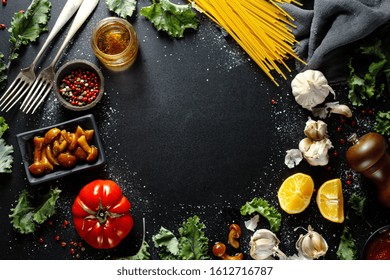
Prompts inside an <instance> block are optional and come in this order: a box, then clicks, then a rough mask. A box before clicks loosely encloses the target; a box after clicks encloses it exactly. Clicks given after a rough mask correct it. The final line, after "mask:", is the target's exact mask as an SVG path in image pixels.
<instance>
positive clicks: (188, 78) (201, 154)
mask: <svg viewBox="0 0 390 280" xmlns="http://www.w3.org/2000/svg"><path fill="white" fill-rule="evenodd" d="M51 2H52V12H51V20H50V22H49V29H51V27H52V26H53V25H54V21H55V19H56V17H57V16H58V14H59V12H60V10H61V8H62V5H63V4H62V3H63V1H59V0H53V1H51ZM138 2H139V3H138V7H137V11H136V12H135V15H134V16H133V17H131V18H129V21H130V22H131V23H132V24H133V25H134V28H135V30H136V32H137V34H138V39H139V43H140V50H139V54H138V57H137V60H136V63H135V64H134V65H133V67H132V68H131V69H129V70H127V71H125V72H121V73H114V72H110V71H108V70H106V69H105V68H104V67H102V65H100V63H99V62H98V61H97V59H96V58H95V57H94V55H93V53H92V49H91V47H90V36H91V32H92V28H93V26H94V25H95V24H96V23H97V22H98V21H99V20H101V19H103V18H105V17H107V16H112V14H111V13H110V12H109V11H108V9H107V7H106V4H105V2H104V1H100V3H99V5H98V7H97V9H96V10H95V12H94V14H93V15H92V16H91V17H90V19H89V21H88V23H87V24H86V25H85V26H84V27H83V28H82V29H81V30H80V31H79V32H78V34H77V35H76V37H75V38H74V40H73V41H72V44H71V45H69V46H68V48H67V49H66V51H65V54H64V55H63V56H62V58H61V60H60V62H59V63H58V65H57V68H58V67H59V66H60V65H61V64H63V63H65V62H67V61H70V60H72V59H80V58H83V59H87V60H90V61H92V62H94V63H96V64H97V65H98V66H99V67H101V68H102V71H103V73H104V76H105V79H106V88H105V96H104V97H103V99H102V100H101V102H100V103H99V104H98V106H96V107H95V108H93V109H92V110H89V111H87V112H84V113H80V112H79V113H77V112H71V111H68V110H67V109H65V108H63V107H61V105H60V104H59V102H58V101H56V100H55V97H54V93H53V94H52V95H51V96H50V97H49V99H48V100H47V101H46V102H45V104H44V106H42V107H41V109H40V110H38V112H37V113H36V114H35V115H25V114H23V113H22V112H19V111H17V110H12V111H11V112H8V113H0V115H3V116H4V117H5V119H6V121H7V123H8V124H9V126H10V129H9V131H8V132H7V133H6V134H5V135H4V138H5V140H6V141H7V143H9V144H12V145H13V146H14V148H15V152H14V164H13V173H12V174H5V175H4V174H1V175H0V192H1V195H0V221H1V226H0V249H1V250H0V258H1V259H73V258H76V255H77V257H78V258H80V259H115V258H118V257H124V256H128V255H132V254H134V253H135V252H136V251H137V249H138V247H139V245H140V243H141V240H142V218H145V220H146V231H147V235H146V240H147V241H148V243H149V244H150V245H151V253H152V256H153V258H157V251H156V250H155V248H154V246H153V243H152V241H151V237H152V235H154V234H156V233H157V232H158V230H159V228H160V227H161V226H163V227H165V228H167V229H170V230H172V231H173V232H174V233H175V234H177V229H178V227H180V225H181V224H182V222H183V221H184V220H185V219H187V218H188V217H190V216H193V215H198V216H199V217H200V220H201V221H202V222H203V223H204V224H205V225H206V229H205V233H206V236H207V237H208V238H209V239H210V249H211V247H212V244H213V243H214V242H216V241H223V242H226V241H227V234H228V226H229V224H230V223H232V222H236V223H239V224H240V225H241V226H242V228H243V232H244V236H243V237H242V239H241V244H242V247H241V250H243V251H244V253H245V258H250V257H249V255H248V251H249V245H248V244H249V238H250V235H251V233H250V232H248V231H247V230H246V229H244V221H245V220H247V219H249V217H242V216H240V214H239V209H240V207H241V205H243V204H244V203H245V202H246V201H249V200H252V198H254V197H262V198H265V199H266V200H268V201H269V203H270V204H271V205H273V206H275V207H276V208H277V209H279V210H280V211H281V212H282V210H281V209H280V208H279V205H278V202H277V197H276V193H277V190H278V188H279V186H280V185H281V183H282V182H283V180H284V179H285V178H287V177H288V176H290V175H292V174H293V173H295V172H298V171H301V172H305V173H307V174H310V175H311V176H312V177H313V179H314V181H315V184H316V188H318V187H319V186H320V185H321V184H322V183H323V182H324V181H326V180H328V179H333V178H337V177H339V178H341V180H342V181H343V188H344V197H345V200H346V201H347V200H348V198H349V196H350V195H351V194H352V193H353V192H358V193H360V194H363V195H366V196H367V200H368V203H367V206H366V209H365V212H364V213H365V218H366V220H367V221H368V223H367V222H366V221H364V220H362V219H360V218H359V217H356V216H355V215H354V214H353V213H352V212H350V211H349V208H348V206H347V205H346V208H345V210H346V212H348V213H349V216H350V218H351V221H350V222H348V223H349V226H350V227H351V228H352V231H353V234H354V236H355V238H356V240H357V242H358V246H359V252H361V249H362V246H363V244H364V242H365V240H366V239H367V238H368V236H369V235H370V234H371V233H372V232H373V231H374V230H375V229H376V228H378V227H380V226H383V225H386V224H389V212H388V210H386V209H384V208H382V207H381V206H379V205H378V203H377V202H376V199H375V193H374V191H373V187H372V186H371V185H370V184H369V182H368V181H366V180H365V179H363V178H361V177H360V176H359V175H358V174H355V173H352V176H353V179H352V184H351V185H347V184H346V181H347V179H348V175H349V174H351V171H350V170H349V168H348V167H347V166H346V163H345V160H344V153H345V150H346V149H347V148H348V144H344V145H342V144H340V139H342V138H344V139H345V138H346V137H347V136H348V135H349V133H350V132H358V133H359V134H360V135H361V134H364V133H366V132H368V131H371V130H372V128H373V116H372V115H369V114H362V113H361V111H360V109H354V118H353V120H355V121H356V123H357V125H356V126H352V125H351V120H347V121H346V122H345V123H342V122H341V120H340V118H339V116H332V117H331V118H329V119H328V120H326V122H327V123H328V125H329V128H328V131H329V135H330V139H331V140H332V142H333V144H334V146H335V148H334V149H333V150H331V152H330V154H331V155H330V164H329V167H330V168H331V170H328V169H327V168H326V167H310V166H308V164H307V163H302V164H301V165H300V166H299V167H297V168H295V169H292V170H289V169H288V168H287V167H286V166H285V165H284V155H285V151H286V150H288V149H291V148H297V147H298V143H299V141H300V140H301V139H302V138H304V134H303V129H304V126H305V122H306V121H307V118H308V117H309V116H310V114H309V113H308V112H307V111H305V110H304V109H302V108H301V107H300V106H299V105H297V104H296V102H295V101H294V98H293V96H292V94H291V89H290V86H289V84H290V82H291V80H292V79H293V77H294V76H295V73H294V72H293V73H288V74H287V77H288V80H287V81H284V80H283V79H282V78H281V77H276V78H277V80H278V82H280V87H277V86H275V85H274V84H273V83H272V82H271V81H270V80H269V79H268V78H267V77H266V75H265V74H263V72H262V71H261V70H260V69H259V67H258V66H257V65H256V64H255V63H253V62H252V61H251V60H250V59H249V58H248V56H247V55H246V54H245V53H244V52H243V51H242V50H241V49H240V47H239V46H238V45H237V44H236V43H235V42H234V41H233V40H232V39H231V38H229V37H224V36H223V34H222V33H221V31H220V30H219V29H218V28H217V27H216V26H215V25H214V24H213V23H212V22H211V21H210V20H209V19H207V18H206V17H205V16H203V15H200V14H199V15H198V16H199V19H200V26H199V30H198V31H186V33H185V38H183V39H171V38H169V37H168V36H166V35H165V34H162V33H159V32H157V31H156V30H155V28H154V27H153V26H152V24H151V23H150V22H149V21H147V20H146V19H145V18H144V17H141V16H139V10H140V8H141V7H143V6H147V5H150V2H149V1H144V0H142V1H138ZM180 3H185V2H180ZM29 4H30V1H26V0H23V1H14V0H9V1H8V4H7V5H6V6H2V7H1V12H0V13H1V16H0V21H1V23H5V24H6V25H7V26H9V24H10V22H11V18H12V15H13V14H14V12H16V11H19V10H21V9H26V8H27V6H28V5H29ZM67 28H69V24H68V25H67ZM67 28H66V29H67ZM8 36H9V35H8V32H7V31H6V30H2V31H0V38H1V40H0V51H1V52H3V53H4V55H5V57H7V55H8V52H9V50H8V48H9V43H8ZM64 36H65V33H64V32H63V33H62V34H61V35H60V36H59V37H58V39H57V40H56V41H55V42H54V43H53V44H52V46H51V48H50V49H49V50H47V52H46V57H45V58H44V59H42V60H41V63H40V65H39V68H41V67H44V66H46V65H48V64H49V63H50V61H51V59H52V57H54V55H55V52H56V50H57V49H58V47H59V46H60V43H61V41H62V38H64ZM46 37H47V33H44V34H42V35H41V37H40V38H39V40H38V41H37V42H36V43H34V44H32V45H31V46H29V47H26V48H23V49H22V51H21V52H20V53H21V55H20V59H18V60H17V61H14V62H13V63H12V66H11V69H10V73H9V81H12V80H13V79H14V77H15V76H16V75H17V73H18V72H19V70H20V68H23V67H26V66H28V65H29V63H30V62H31V61H32V59H33V57H34V56H35V55H36V53H37V52H38V50H39V48H40V46H41V45H42V44H43V42H44V40H45V38H46ZM335 63H337V62H335ZM290 64H291V66H293V62H291V63H290ZM335 90H336V91H337V93H338V100H341V101H345V102H347V104H348V99H347V98H346V93H347V88H346V87H343V86H339V87H336V88H335ZM272 100H274V101H276V104H272V102H271V101H272ZM386 106H387V105H386ZM87 113H92V114H93V115H94V116H95V118H96V121H97V124H98V128H99V132H100V136H101V139H102V142H103V146H104V148H105V153H106V157H107V165H106V166H105V167H104V168H102V169H101V170H98V171H92V172H86V173H80V174H77V175H75V176H74V177H67V178H63V179H61V180H58V181H55V182H52V183H48V184H43V185H41V186H36V187H30V186H28V183H27V181H26V179H25V173H24V168H23V166H22V163H21V155H20V152H19V149H18V146H17V143H16V138H15V135H16V134H18V133H20V132H24V131H28V130H32V129H36V128H40V127H44V126H48V125H52V124H55V123H59V122H63V121H65V120H69V119H72V118H75V117H79V116H82V115H84V114H87ZM337 127H342V131H341V132H338V131H337ZM334 151H337V152H338V156H333V152H334ZM98 178H103V179H112V180H114V181H116V182H117V183H118V184H119V185H120V186H121V187H122V189H123V192H124V194H125V195H126V196H127V197H128V199H129V200H130V201H131V203H132V213H133V216H134V219H135V227H134V230H133V231H132V232H131V234H130V235H129V236H128V237H127V238H126V239H125V240H124V241H123V242H122V243H121V244H120V245H119V246H118V247H117V248H115V249H112V250H100V251H99V250H95V249H93V248H91V247H89V246H88V245H87V244H83V249H81V248H80V247H78V246H77V247H75V250H76V253H75V254H74V255H72V254H71V253H70V248H72V245H71V244H70V243H71V242H72V241H74V242H79V241H81V240H80V239H79V237H78V236H77V233H76V232H75V230H74V228H73V226H72V217H71V212H70V209H71V205H72V203H73V200H74V198H75V197H76V195H77V194H78V191H79V190H80V189H81V188H82V186H84V185H85V184H86V183H88V182H90V181H91V180H94V179H98ZM50 186H58V187H59V188H60V189H61V190H62V193H61V197H60V200H59V206H58V211H57V213H56V215H55V216H54V217H53V219H52V221H53V224H52V225H49V224H45V225H43V226H42V227H41V228H40V229H39V230H38V231H37V232H36V233H34V234H30V235H21V234H19V233H17V232H15V231H14V230H13V229H12V226H11V224H10V222H9V218H8V215H9V213H10V208H11V207H13V206H15V202H16V199H17V197H18V195H19V193H20V192H21V190H23V189H25V188H34V189H35V190H37V191H40V190H45V189H47V188H49V187H50ZM282 215H283V221H282V227H281V229H280V231H279V232H278V233H277V236H278V237H279V239H280V240H281V245H280V248H281V250H282V251H284V252H285V253H286V254H288V255H292V254H294V253H295V252H296V251H295V242H296V240H297V239H298V237H299V234H300V233H304V231H303V230H298V231H294V229H295V228H296V227H299V226H302V227H304V228H307V226H308V225H309V224H310V225H312V227H313V228H314V229H315V230H316V231H318V232H319V233H321V234H323V236H324V237H325V239H326V240H327V241H328V243H329V246H330V248H329V252H328V254H327V256H326V258H327V259H336V258H337V257H336V250H337V246H338V243H339V238H340V233H341V231H342V229H343V226H344V224H334V223H331V222H328V221H327V220H325V219H324V218H323V217H322V216H321V215H320V213H319V211H318V208H317V206H316V204H315V199H314V196H313V199H312V203H311V204H310V206H309V207H308V209H307V210H305V211H304V212H303V213H302V214H299V215H295V216H289V215H287V214H285V213H283V212H282ZM65 220H67V221H69V222H70V225H69V226H68V227H66V228H63V227H62V224H63V222H64V221H65ZM261 227H262V228H269V225H268V223H267V221H266V220H265V219H263V218H262V219H260V224H259V228H261ZM56 235H59V236H60V238H61V241H65V242H67V246H66V247H65V248H62V247H61V246H60V245H59V242H56V241H55V240H54V237H55V236H56ZM39 238H43V239H44V240H45V243H44V244H41V243H39V242H38V239H39ZM84 249H85V250H84ZM210 256H211V254H210Z"/></svg>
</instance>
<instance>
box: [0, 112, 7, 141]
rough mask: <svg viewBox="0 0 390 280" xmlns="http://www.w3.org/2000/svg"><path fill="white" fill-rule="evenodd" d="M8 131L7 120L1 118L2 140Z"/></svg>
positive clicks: (0, 131) (0, 130)
mask: <svg viewBox="0 0 390 280" xmlns="http://www.w3.org/2000/svg"><path fill="white" fill-rule="evenodd" d="M7 129H8V124H7V123H6V122H5V119H4V118H3V117H1V116H0V138H1V137H2V136H3V134H4V132H6V131H7Z"/></svg>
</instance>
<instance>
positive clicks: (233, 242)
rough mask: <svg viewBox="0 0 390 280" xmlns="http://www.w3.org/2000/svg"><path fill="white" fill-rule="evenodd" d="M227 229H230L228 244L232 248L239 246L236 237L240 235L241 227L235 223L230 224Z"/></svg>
mask: <svg viewBox="0 0 390 280" xmlns="http://www.w3.org/2000/svg"><path fill="white" fill-rule="evenodd" d="M229 229H230V231H229V236H228V240H229V244H230V246H232V247H233V248H235V249H238V247H240V242H238V240H237V239H238V238H240V237H241V228H240V226H239V225H237V224H231V225H230V227H229Z"/></svg>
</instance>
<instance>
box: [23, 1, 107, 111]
mask: <svg viewBox="0 0 390 280" xmlns="http://www.w3.org/2000/svg"><path fill="white" fill-rule="evenodd" d="M98 3H99V0H85V1H84V2H83V3H82V4H81V7H80V9H79V10H78V12H77V14H76V16H75V18H74V20H73V23H72V25H71V26H70V28H69V32H68V34H67V35H66V37H65V40H64V42H63V43H62V45H61V47H60V49H59V50H58V52H57V54H56V56H55V57H54V59H53V61H52V62H51V63H50V65H49V66H48V67H46V68H45V69H43V70H42V72H41V73H40V74H39V76H38V78H37V79H36V80H35V82H34V84H33V85H32V87H31V89H30V91H29V94H28V97H27V98H26V99H25V100H24V102H23V103H22V105H21V107H20V109H21V110H22V111H23V112H25V113H26V114H28V113H29V112H30V111H31V113H32V114H34V112H35V110H36V109H37V108H38V107H39V105H41V104H42V102H43V101H44V100H45V98H46V96H47V95H48V94H49V92H50V90H51V88H52V87H53V82H54V76H55V66H56V64H57V61H58V60H59V58H60V57H61V54H62V52H63V50H64V49H65V48H66V46H67V45H68V43H69V41H70V40H71V39H72V38H73V36H74V35H75V34H76V32H77V31H78V30H79V29H80V27H81V26H82V25H83V24H84V22H85V21H86V20H87V18H88V17H89V15H90V14H91V13H92V12H93V10H94V9H95V7H96V6H97V4H98Z"/></svg>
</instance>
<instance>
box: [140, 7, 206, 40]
mask: <svg viewBox="0 0 390 280" xmlns="http://www.w3.org/2000/svg"><path fill="white" fill-rule="evenodd" d="M152 1H153V4H152V5H150V6H148V7H143V8H142V9H141V11H140V14H141V15H142V16H144V17H146V18H147V19H148V20H150V21H151V22H152V23H153V25H154V27H155V28H156V29H157V30H158V31H160V30H161V31H165V32H167V33H168V34H169V36H171V37H173V38H182V37H184V31H185V30H186V29H187V28H192V29H195V30H196V29H197V28H198V25H199V22H198V20H197V18H196V14H195V12H194V11H193V10H192V8H191V6H190V5H189V4H188V5H177V4H173V3H171V2H170V1H169V0H159V1H157V0H152Z"/></svg>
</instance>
